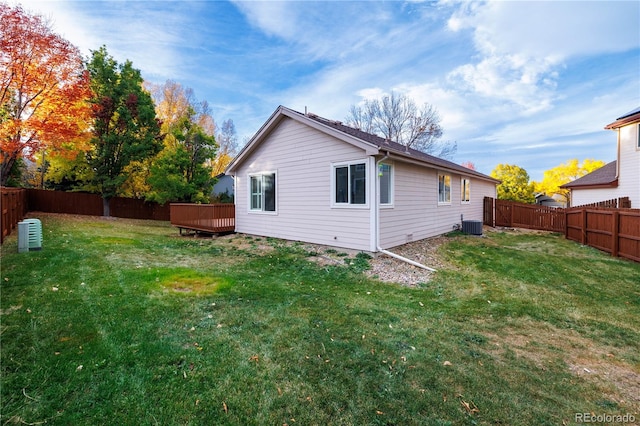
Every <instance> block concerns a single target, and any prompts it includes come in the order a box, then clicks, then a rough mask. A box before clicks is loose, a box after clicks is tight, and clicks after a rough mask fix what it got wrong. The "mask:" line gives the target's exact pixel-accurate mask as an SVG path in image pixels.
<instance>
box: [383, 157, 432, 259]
mask: <svg viewBox="0 0 640 426" xmlns="http://www.w3.org/2000/svg"><path fill="white" fill-rule="evenodd" d="M387 158H389V151H387V152H386V154H385V155H384V157H382V158H381V159H380V160H378V161H376V194H375V197H374V198H375V207H376V250H378V251H379V252H380V253H383V254H386V255H387V256H390V257H393V258H395V259H398V260H401V261H403V262H406V263H408V264H410V265H413V266H417V267H418V268H421V269H426V270H427V271H431V272H436V270H435V269H433V268H429V267H428V266H425V265H423V264H422V263H419V262H416V261H415V260H411V259H407V258H406V257H403V256H400V255H399V254H396V253H392V252H390V251H389V250H385V249H383V248H382V247H380V179H378V173H380V172H379V170H380V164H381V163H382V162H383V161H384V160H386V159H387Z"/></svg>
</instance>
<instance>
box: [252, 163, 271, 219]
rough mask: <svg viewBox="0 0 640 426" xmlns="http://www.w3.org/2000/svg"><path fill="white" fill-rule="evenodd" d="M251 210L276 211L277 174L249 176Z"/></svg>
mask: <svg viewBox="0 0 640 426" xmlns="http://www.w3.org/2000/svg"><path fill="white" fill-rule="evenodd" d="M249 210H250V211H253V212H275V211H276V174H275V173H274V172H270V173H261V174H255V175H249Z"/></svg>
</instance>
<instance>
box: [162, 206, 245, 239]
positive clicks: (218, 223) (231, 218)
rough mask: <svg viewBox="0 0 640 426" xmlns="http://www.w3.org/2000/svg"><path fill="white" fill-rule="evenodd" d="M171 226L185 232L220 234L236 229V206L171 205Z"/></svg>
mask: <svg viewBox="0 0 640 426" xmlns="http://www.w3.org/2000/svg"><path fill="white" fill-rule="evenodd" d="M170 216H171V225H173V226H175V227H177V228H178V229H180V233H182V231H183V230H192V231H197V232H207V233H212V234H219V233H223V232H233V231H235V229H236V206H235V205H233V204H188V203H172V204H171V205H170Z"/></svg>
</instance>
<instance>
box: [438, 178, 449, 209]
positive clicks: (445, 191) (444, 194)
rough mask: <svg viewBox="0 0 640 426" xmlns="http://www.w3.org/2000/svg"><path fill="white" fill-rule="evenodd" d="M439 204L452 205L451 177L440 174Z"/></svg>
mask: <svg viewBox="0 0 640 426" xmlns="http://www.w3.org/2000/svg"><path fill="white" fill-rule="evenodd" d="M438 204H451V176H450V175H447V174H444V173H438Z"/></svg>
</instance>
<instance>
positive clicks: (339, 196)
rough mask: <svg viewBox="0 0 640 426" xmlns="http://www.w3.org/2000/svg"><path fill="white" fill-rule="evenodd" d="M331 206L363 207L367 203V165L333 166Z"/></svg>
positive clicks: (361, 163) (347, 164)
mask: <svg viewBox="0 0 640 426" xmlns="http://www.w3.org/2000/svg"><path fill="white" fill-rule="evenodd" d="M332 169H333V173H332V174H333V175H332V181H333V204H334V205H338V206H339V205H345V206H347V205H365V204H366V203H367V163H365V162H357V163H356V162H354V163H346V164H334V165H333V166H332Z"/></svg>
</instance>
